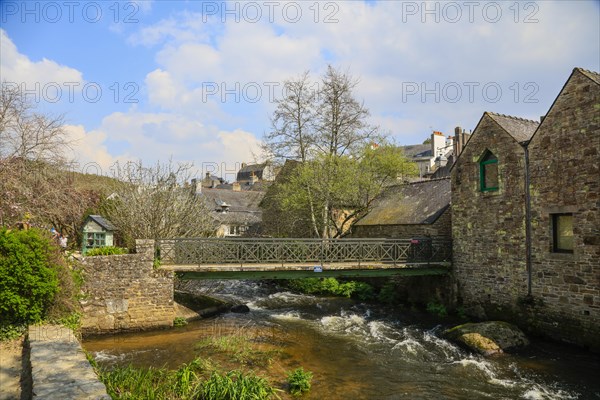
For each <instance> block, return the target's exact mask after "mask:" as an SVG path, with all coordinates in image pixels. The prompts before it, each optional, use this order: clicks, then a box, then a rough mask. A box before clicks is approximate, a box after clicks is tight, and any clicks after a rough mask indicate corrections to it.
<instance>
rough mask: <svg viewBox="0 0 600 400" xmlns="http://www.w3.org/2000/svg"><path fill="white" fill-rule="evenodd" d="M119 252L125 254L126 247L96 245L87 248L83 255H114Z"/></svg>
mask: <svg viewBox="0 0 600 400" xmlns="http://www.w3.org/2000/svg"><path fill="white" fill-rule="evenodd" d="M119 254H127V249H125V248H123V247H115V246H106V247H96V248H93V249H90V250H88V251H87V252H86V253H85V255H86V256H87V257H94V256H115V255H119Z"/></svg>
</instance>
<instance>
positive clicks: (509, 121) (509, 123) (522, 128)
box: [485, 111, 540, 143]
mask: <svg viewBox="0 0 600 400" xmlns="http://www.w3.org/2000/svg"><path fill="white" fill-rule="evenodd" d="M485 114H487V115H488V116H489V117H490V118H492V119H493V120H494V121H496V123H497V124H498V125H500V126H501V127H502V129H504V130H505V131H506V132H507V133H508V134H509V135H510V136H512V137H513V138H514V139H515V140H516V141H517V142H519V143H522V142H526V141H528V140H530V139H531V137H532V136H533V134H534V132H535V130H536V129H537V127H538V126H539V125H540V123H539V122H537V121H531V120H528V119H523V118H518V117H513V116H510V115H504V114H496V113H492V112H489V111H486V113H485Z"/></svg>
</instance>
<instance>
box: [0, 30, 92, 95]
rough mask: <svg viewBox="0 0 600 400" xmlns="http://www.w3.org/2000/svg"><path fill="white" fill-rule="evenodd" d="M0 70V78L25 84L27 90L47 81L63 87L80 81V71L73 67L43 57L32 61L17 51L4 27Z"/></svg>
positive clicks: (1, 38)
mask: <svg viewBox="0 0 600 400" xmlns="http://www.w3.org/2000/svg"><path fill="white" fill-rule="evenodd" d="M0 55H1V57H0V71H2V80H4V81H7V82H15V83H18V84H23V83H24V84H25V88H26V89H27V90H33V89H34V88H36V84H39V86H40V87H41V88H43V87H44V85H46V84H48V83H56V84H58V85H59V86H60V87H64V85H65V83H67V84H71V83H82V82H83V77H82V73H81V72H79V71H78V70H76V69H74V68H70V67H67V66H64V65H60V64H58V63H56V62H55V61H52V60H48V59H46V58H43V59H42V60H41V61H32V60H30V59H29V57H27V56H26V55H24V54H21V53H19V51H18V49H17V46H16V45H15V44H14V43H13V42H12V40H11V39H10V38H9V37H8V35H7V33H6V31H4V29H0Z"/></svg>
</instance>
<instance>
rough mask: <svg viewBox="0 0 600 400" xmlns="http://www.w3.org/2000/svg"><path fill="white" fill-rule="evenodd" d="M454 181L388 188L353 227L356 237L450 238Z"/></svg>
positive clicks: (447, 180) (431, 181)
mask: <svg viewBox="0 0 600 400" xmlns="http://www.w3.org/2000/svg"><path fill="white" fill-rule="evenodd" d="M449 208H450V179H449V178H445V179H435V180H426V181H421V182H413V183H408V184H404V185H396V186H391V187H389V188H387V189H386V190H385V191H384V192H383V193H382V194H381V195H380V196H379V197H378V198H377V199H376V200H375V201H374V203H373V208H372V210H371V211H370V212H369V213H368V214H367V215H365V216H364V217H363V218H362V219H360V220H359V221H358V222H356V223H355V224H354V226H353V227H352V236H354V237H372V238H398V239H407V238H416V237H424V236H425V237H438V238H439V237H442V238H450V235H451V230H452V229H451V212H450V210H449Z"/></svg>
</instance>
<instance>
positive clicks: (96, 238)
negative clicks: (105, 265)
mask: <svg viewBox="0 0 600 400" xmlns="http://www.w3.org/2000/svg"><path fill="white" fill-rule="evenodd" d="M86 239H87V246H86V247H87V248H92V247H104V246H105V245H106V233H103V232H100V233H97V232H88V233H87V238H86Z"/></svg>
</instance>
